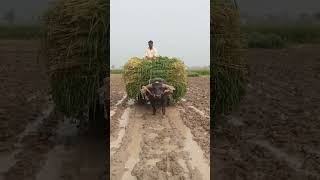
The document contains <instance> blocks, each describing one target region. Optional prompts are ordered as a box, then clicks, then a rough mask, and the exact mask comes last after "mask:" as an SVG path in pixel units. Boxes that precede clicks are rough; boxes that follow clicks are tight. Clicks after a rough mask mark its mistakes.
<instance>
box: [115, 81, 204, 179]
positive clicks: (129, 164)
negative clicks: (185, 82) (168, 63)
mask: <svg viewBox="0 0 320 180" xmlns="http://www.w3.org/2000/svg"><path fill="white" fill-rule="evenodd" d="M119 77H120V76H118V75H115V76H113V75H111V84H113V83H112V81H117V82H119ZM201 78H202V80H204V81H202V86H206V87H209V85H210V84H209V78H207V77H201ZM199 80H200V79H199V78H198V79H192V78H191V79H190V83H189V84H190V86H189V90H190V89H191V90H190V91H189V93H188V95H187V96H186V99H184V100H183V101H181V102H180V103H178V104H177V105H175V106H170V107H168V108H167V112H166V116H162V115H161V113H160V111H158V114H157V115H156V116H152V110H151V107H150V106H148V105H144V106H139V105H128V104H127V103H128V99H123V97H125V94H124V90H123V84H119V83H117V85H115V86H114V87H112V85H111V92H112V91H113V92H122V93H120V94H121V95H117V98H116V95H115V97H114V100H113V101H114V103H113V106H112V107H111V109H113V110H114V113H112V114H111V115H112V116H111V122H110V125H111V134H110V139H111V146H110V150H111V151H110V152H111V153H110V155H111V179H113V180H118V179H119V180H120V179H199V180H200V179H210V172H209V167H210V162H209V159H210V158H209V157H210V156H209V143H210V140H209V133H208V131H209V130H210V127H209V117H208V116H207V115H209V112H208V111H207V110H209V108H207V107H205V106H206V105H207V104H206V103H205V102H209V99H206V98H207V97H209V92H210V91H209V89H204V90H203V91H204V92H202V91H201V94H203V95H204V96H201V98H198V97H197V94H196V92H197V90H198V89H197V88H198V86H201V84H198V83H197V82H198V81H199ZM205 83H207V85H206V84H205ZM114 84H116V83H114ZM111 97H112V96H111ZM187 98H188V99H189V100H188V99H187ZM122 100H123V101H122ZM191 106H192V107H194V108H195V109H196V110H198V111H199V112H201V113H197V112H195V111H194V110H191V109H192V108H190V107H191ZM198 108H199V109H198ZM200 109H201V110H200ZM189 113H192V114H193V116H189V115H190V114H189ZM200 118H202V119H201V120H200ZM201 122H202V123H201ZM203 122H206V123H203ZM191 127H193V128H194V129H192V130H191V129H190V128H191ZM204 128H205V129H206V130H203V129H204ZM201 130H202V132H201ZM201 140H202V141H201ZM204 149H205V150H204Z"/></svg>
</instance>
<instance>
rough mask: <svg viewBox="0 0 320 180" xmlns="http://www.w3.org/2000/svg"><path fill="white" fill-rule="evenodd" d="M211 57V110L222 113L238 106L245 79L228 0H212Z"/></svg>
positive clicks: (238, 37)
mask: <svg viewBox="0 0 320 180" xmlns="http://www.w3.org/2000/svg"><path fill="white" fill-rule="evenodd" d="M211 7H212V12H213V13H211V22H212V24H211V25H212V26H213V35H212V36H211V38H212V39H211V40H212V41H211V42H213V43H212V45H211V46H212V47H211V55H212V60H213V66H212V72H213V76H212V78H213V82H214V85H215V88H212V93H213V94H214V96H213V97H214V98H213V102H212V108H213V111H215V112H216V111H217V112H219V113H226V112H228V111H230V110H231V108H232V107H233V106H234V105H236V104H238V103H239V101H240V98H241V96H242V95H243V94H244V91H245V85H246V81H247V80H246V79H247V62H246V61H247V57H246V45H245V44H246V43H245V41H244V38H243V35H242V33H241V30H240V18H239V12H238V10H237V9H236V7H235V6H234V5H233V4H232V1H231V0H214V1H212V6H211Z"/></svg>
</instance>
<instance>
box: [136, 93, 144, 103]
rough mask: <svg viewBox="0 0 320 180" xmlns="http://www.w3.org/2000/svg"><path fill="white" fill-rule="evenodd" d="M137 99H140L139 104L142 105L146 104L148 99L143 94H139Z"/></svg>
mask: <svg viewBox="0 0 320 180" xmlns="http://www.w3.org/2000/svg"><path fill="white" fill-rule="evenodd" d="M137 101H138V104H140V105H144V104H146V100H145V99H144V98H143V97H142V95H141V94H140V95H139V96H138V100H137Z"/></svg>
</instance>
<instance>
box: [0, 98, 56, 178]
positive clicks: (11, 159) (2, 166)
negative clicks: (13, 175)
mask: <svg viewBox="0 0 320 180" xmlns="http://www.w3.org/2000/svg"><path fill="white" fill-rule="evenodd" d="M53 110H54V104H52V103H50V104H48V107H47V108H46V109H45V110H44V111H42V112H41V114H40V115H39V116H38V117H37V118H36V119H35V120H34V121H33V122H32V123H30V124H29V125H27V127H26V128H25V130H24V131H23V132H22V133H21V134H19V135H18V141H17V143H16V144H15V145H14V146H15V147H16V148H17V149H16V150H14V151H13V152H10V153H1V154H0V174H2V173H4V172H7V171H8V170H9V169H10V167H12V166H13V165H15V163H16V159H15V156H16V155H17V154H18V153H20V151H21V147H22V140H23V138H24V137H25V136H26V135H28V134H29V133H31V132H33V131H36V130H37V128H38V126H39V125H40V124H41V123H42V121H43V120H45V119H47V118H48V117H49V116H50V114H51V113H52V112H53ZM0 177H1V176H0Z"/></svg>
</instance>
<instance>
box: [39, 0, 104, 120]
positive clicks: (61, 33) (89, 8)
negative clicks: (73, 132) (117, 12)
mask: <svg viewBox="0 0 320 180" xmlns="http://www.w3.org/2000/svg"><path fill="white" fill-rule="evenodd" d="M108 11H109V7H108V5H107V1H105V0H58V1H57V2H56V4H55V5H54V6H53V7H52V9H50V10H49V11H48V12H47V14H46V15H45V22H44V29H45V37H44V46H43V47H44V51H45V53H46V56H47V60H48V62H47V63H48V66H49V70H50V83H51V90H52V97H53V100H54V102H55V104H56V107H57V108H58V110H60V111H61V112H63V113H65V115H67V116H77V115H79V113H81V112H83V111H87V109H88V105H90V104H92V103H93V102H94V101H95V99H96V98H97V89H98V88H99V87H100V86H101V84H99V79H101V76H103V75H104V74H107V73H108V70H109V68H108V58H109V21H108V19H107V18H108V17H109V12H108ZM100 82H101V81H100Z"/></svg>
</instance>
